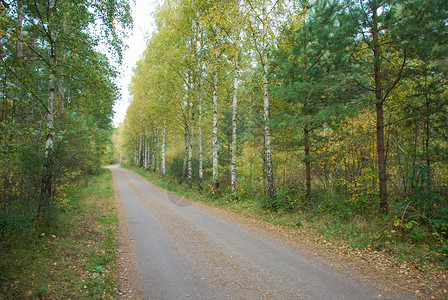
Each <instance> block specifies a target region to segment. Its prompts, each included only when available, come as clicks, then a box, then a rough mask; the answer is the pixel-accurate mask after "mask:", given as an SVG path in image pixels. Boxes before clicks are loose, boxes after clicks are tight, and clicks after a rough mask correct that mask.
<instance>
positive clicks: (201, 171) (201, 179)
mask: <svg viewBox="0 0 448 300" xmlns="http://www.w3.org/2000/svg"><path fill="white" fill-rule="evenodd" d="M199 89H201V86H200V85H199ZM199 93H200V94H199V107H198V111H199V115H198V143H199V186H200V187H201V186H202V185H203V183H204V169H203V161H204V148H203V146H202V92H201V90H200V91H199Z"/></svg>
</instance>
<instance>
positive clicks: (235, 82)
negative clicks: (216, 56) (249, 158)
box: [230, 56, 240, 193]
mask: <svg viewBox="0 0 448 300" xmlns="http://www.w3.org/2000/svg"><path fill="white" fill-rule="evenodd" d="M239 75H240V70H239V64H238V58H237V57H236V56H235V75H234V78H233V102H232V161H231V163H230V176H231V178H230V179H231V186H232V192H233V193H237V192H238V187H237V182H236V159H237V153H236V151H237V148H236V146H237V134H236V130H237V123H236V118H237V107H238V81H239Z"/></svg>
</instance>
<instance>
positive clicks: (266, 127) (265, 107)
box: [262, 4, 275, 199]
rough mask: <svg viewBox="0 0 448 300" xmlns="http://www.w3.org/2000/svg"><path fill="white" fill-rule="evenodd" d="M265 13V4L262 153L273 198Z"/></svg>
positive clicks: (265, 16)
mask: <svg viewBox="0 0 448 300" xmlns="http://www.w3.org/2000/svg"><path fill="white" fill-rule="evenodd" d="M267 34H268V24H267V12H266V4H264V6H263V49H262V51H263V53H262V55H263V57H262V63H263V112H264V113H263V117H264V153H265V162H266V179H267V183H268V196H269V198H271V199H272V198H274V196H275V181H274V169H273V165H272V158H271V135H270V124H269V92H268V51H267V41H266V39H267Z"/></svg>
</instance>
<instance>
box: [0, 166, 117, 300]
mask: <svg viewBox="0 0 448 300" xmlns="http://www.w3.org/2000/svg"><path fill="white" fill-rule="evenodd" d="M113 197H114V192H113V185H112V176H111V173H110V171H109V170H107V169H103V170H101V172H100V174H99V175H96V176H90V177H89V178H88V179H86V180H85V182H84V181H83V182H82V183H80V184H79V185H78V186H74V187H71V188H70V189H69V191H68V193H67V195H66V197H64V199H61V201H60V203H59V209H58V213H57V214H56V215H55V216H54V219H53V222H52V223H51V224H49V225H47V226H44V227H42V226H40V227H37V226H34V227H32V228H30V229H29V230H28V231H27V232H26V233H22V234H20V235H19V234H16V235H10V236H5V237H3V238H2V239H1V240H0V298H1V299H23V298H30V299H39V298H41V299H42V298H43V299H79V298H88V299H114V298H115V297H116V290H115V281H116V270H115V266H114V263H115V261H116V253H117V247H118V239H117V234H118V218H117V212H116V208H115V205H114V198H113Z"/></svg>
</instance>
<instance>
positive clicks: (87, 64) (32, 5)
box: [0, 0, 132, 238]
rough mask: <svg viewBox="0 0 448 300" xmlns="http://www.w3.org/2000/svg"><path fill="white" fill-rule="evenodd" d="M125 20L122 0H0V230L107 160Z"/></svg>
mask: <svg viewBox="0 0 448 300" xmlns="http://www.w3.org/2000/svg"><path fill="white" fill-rule="evenodd" d="M131 25H132V20H131V17H130V6H129V3H128V2H127V1H122V0H118V1H115V0H93V1H85V0H70V1H65V0H63V1H55V0H49V1H28V0H18V1H8V0H5V1H0V51H1V53H2V55H1V56H2V62H1V64H0V86H1V87H0V105H1V107H0V192H1V196H0V199H1V201H0V236H1V237H2V238H3V237H6V236H7V235H8V234H14V232H20V231H23V230H26V228H29V227H30V226H32V225H36V224H44V223H47V222H48V221H51V220H50V219H51V218H52V215H53V214H54V212H55V209H58V208H59V209H60V208H64V206H66V205H67V203H66V202H67V201H68V199H67V198H66V192H67V191H68V189H69V188H70V185H71V183H72V182H73V181H74V180H75V179H79V178H82V177H84V176H85V175H86V174H89V173H93V172H95V171H97V170H99V168H100V166H101V164H104V163H105V162H107V161H111V160H112V151H113V149H112V148H113V147H112V143H111V136H112V130H113V127H112V117H113V110H112V106H113V103H114V102H115V101H116V100H117V98H118V89H117V87H116V85H115V82H114V78H115V77H116V74H117V66H118V64H119V63H120V60H121V56H122V51H123V48H124V45H123V42H122V41H123V37H124V33H125V32H126V31H125V30H126V28H129V27H130V26H131ZM117 28H119V30H118V29H117Z"/></svg>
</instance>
